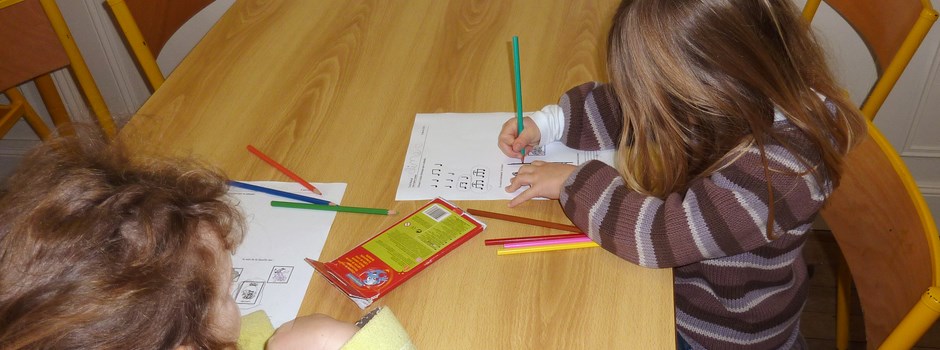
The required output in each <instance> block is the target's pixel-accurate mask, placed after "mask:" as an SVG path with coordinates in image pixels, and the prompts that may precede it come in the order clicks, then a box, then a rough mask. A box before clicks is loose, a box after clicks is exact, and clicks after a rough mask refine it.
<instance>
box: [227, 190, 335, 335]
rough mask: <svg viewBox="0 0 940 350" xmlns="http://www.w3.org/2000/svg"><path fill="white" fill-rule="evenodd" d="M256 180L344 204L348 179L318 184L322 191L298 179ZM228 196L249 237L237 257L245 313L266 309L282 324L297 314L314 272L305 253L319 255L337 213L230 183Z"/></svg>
mask: <svg viewBox="0 0 940 350" xmlns="http://www.w3.org/2000/svg"><path fill="white" fill-rule="evenodd" d="M249 183H251V184H254V185H258V186H263V187H267V188H273V189H276V190H281V191H285V192H291V193H296V194H299V195H304V196H309V197H317V198H320V199H326V200H328V201H331V202H333V203H340V201H341V200H342V199H343V194H344V192H345V191H346V184H345V183H329V184H321V183H317V184H314V185H315V186H316V187H317V188H318V189H319V190H320V191H321V192H322V193H323V196H318V195H316V194H314V193H312V192H310V190H308V189H306V188H304V187H303V186H301V185H300V184H298V183H293V182H274V181H251V182H249ZM228 198H229V199H230V200H232V201H233V202H234V203H236V205H237V207H238V208H239V209H240V210H241V211H242V212H243V213H244V214H245V217H246V221H247V227H246V229H247V231H246V232H245V240H244V241H243V242H242V244H241V245H240V246H239V247H238V248H237V249H236V250H235V254H234V255H233V256H232V269H233V271H232V272H233V274H232V275H233V276H232V297H233V298H235V304H237V305H238V308H239V309H240V311H241V314H242V315H247V314H249V313H252V312H254V311H256V310H264V311H265V312H266V313H267V314H268V316H269V317H270V318H271V323H272V324H273V325H274V327H278V326H280V325H281V324H284V323H286V322H288V321H290V320H293V319H294V317H296V316H297V311H298V310H299V309H300V304H301V302H303V300H304V294H306V292H307V285H308V284H309V283H310V278H311V277H312V276H313V267H311V266H310V265H309V264H307V263H306V262H304V258H305V257H318V256H320V252H321V251H322V250H323V245H324V244H326V238H327V235H329V233H330V227H332V226H333V220H334V219H335V218H336V212H333V211H319V210H304V209H292V208H278V207H272V206H271V201H273V200H278V201H290V200H289V199H284V198H281V197H277V196H273V195H269V194H266V193H260V192H255V191H252V190H246V189H241V188H235V187H231V188H229V192H228Z"/></svg>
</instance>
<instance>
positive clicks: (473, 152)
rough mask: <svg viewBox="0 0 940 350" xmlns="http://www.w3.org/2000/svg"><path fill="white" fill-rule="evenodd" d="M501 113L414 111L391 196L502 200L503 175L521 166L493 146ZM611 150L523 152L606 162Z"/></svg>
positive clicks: (558, 146) (557, 146)
mask: <svg viewBox="0 0 940 350" xmlns="http://www.w3.org/2000/svg"><path fill="white" fill-rule="evenodd" d="M514 117H515V114H514V113H510V112H506V113H437V114H418V115H417V116H415V123H414V128H413V129H412V130H411V141H410V143H409V145H408V153H407V154H406V155H405V165H404V167H403V168H402V174H401V179H400V180H399V182H398V192H397V194H396V196H395V200H426V199H427V200H429V199H433V198H436V197H442V198H445V199H448V200H505V199H512V198H513V197H515V196H516V195H517V194H518V192H521V191H522V190H524V189H525V187H523V188H522V189H520V190H519V191H517V193H507V192H506V190H505V187H506V186H508V185H509V179H511V178H512V177H513V176H515V173H516V172H517V171H518V170H519V168H520V167H521V166H522V163H520V160H519V159H516V158H509V157H507V156H506V155H504V154H503V152H502V151H500V150H499V148H498V147H497V146H496V139H497V137H498V135H499V131H500V129H502V125H503V123H504V122H506V120H509V119H510V118H514ZM613 158H614V151H613V150H607V151H578V150H574V149H571V148H568V147H566V146H565V145H564V144H562V143H561V142H554V143H551V144H548V145H544V146H541V147H538V148H536V149H534V150H532V151H531V152H529V153H527V154H526V157H525V161H526V162H531V161H534V160H541V161H546V162H558V163H565V164H572V165H578V164H581V163H584V162H587V161H589V160H592V159H597V160H600V161H603V162H605V163H607V164H612V163H613Z"/></svg>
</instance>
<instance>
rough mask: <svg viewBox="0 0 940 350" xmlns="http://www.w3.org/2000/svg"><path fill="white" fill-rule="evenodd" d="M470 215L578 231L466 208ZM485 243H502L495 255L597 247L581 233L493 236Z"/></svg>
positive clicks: (547, 223) (569, 227)
mask: <svg viewBox="0 0 940 350" xmlns="http://www.w3.org/2000/svg"><path fill="white" fill-rule="evenodd" d="M467 212H468V213H470V214H471V215H476V216H482V217H488V218H492V219H497V220H504V221H511V222H517V223H522V224H527V225H533V226H540V227H547V228H552V229H560V230H566V231H574V232H578V231H580V230H579V229H578V227H577V226H572V225H564V224H559V223H554V222H549V221H542V220H535V219H530V218H523V217H518V216H512V215H506V214H499V213H492V212H488V211H483V210H477V209H467ZM483 243H484V244H485V245H502V246H503V247H502V248H499V249H497V250H496V254H497V255H510V254H522V253H535V252H549V251H555V250H567V249H579V248H593V247H598V245H597V243H594V241H592V240H591V238H589V237H588V236H587V235H585V234H583V233H569V234H561V235H548V236H529V237H514V238H494V239H488V240H485V241H483Z"/></svg>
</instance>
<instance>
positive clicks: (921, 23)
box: [803, 0, 938, 120]
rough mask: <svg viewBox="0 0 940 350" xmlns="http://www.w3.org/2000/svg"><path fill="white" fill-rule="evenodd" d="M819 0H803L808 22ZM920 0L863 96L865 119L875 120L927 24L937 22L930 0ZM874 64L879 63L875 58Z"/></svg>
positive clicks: (929, 25) (936, 15)
mask: <svg viewBox="0 0 940 350" xmlns="http://www.w3.org/2000/svg"><path fill="white" fill-rule="evenodd" d="M822 1H823V0H807V1H806V6H805V7H803V18H804V19H806V21H807V22H810V21H812V20H813V17H814V16H815V15H816V11H817V10H818V9H819V5H820V3H821V2H822ZM920 2H921V5H922V6H923V10H921V12H920V16H919V17H918V19H917V21H916V22H915V23H914V26H913V27H912V28H911V30H910V32H909V34H908V35H907V37H906V38H905V39H904V42H903V43H902V44H901V47H900V48H899V49H898V51H897V53H896V54H895V55H894V57H893V58H892V59H891V61H890V62H889V63H888V64H887V65H885V66H879V73H880V74H879V77H878V81H877V82H876V83H875V85H874V86H873V87H872V89H871V91H870V92H869V94H868V98H866V99H865V102H864V103H863V104H862V108H861V110H862V115H864V116H865V118H867V119H868V120H874V119H875V114H877V113H878V110H880V109H881V106H882V105H883V104H884V102H885V100H886V99H887V98H888V94H889V93H891V89H893V88H894V85H895V84H896V83H897V82H898V79H900V78H901V74H902V73H904V69H906V68H907V65H908V63H910V61H911V59H912V58H913V56H914V53H915V52H916V51H917V48H918V47H920V44H921V42H923V41H924V37H926V36H927V32H929V31H930V27H932V26H933V24H934V22H936V21H937V17H938V13H937V11H936V10H934V8H933V5H931V3H930V0H920ZM866 44H867V43H866ZM876 65H880V63H879V62H877V60H876Z"/></svg>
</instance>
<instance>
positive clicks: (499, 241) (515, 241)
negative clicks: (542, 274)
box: [483, 233, 587, 245]
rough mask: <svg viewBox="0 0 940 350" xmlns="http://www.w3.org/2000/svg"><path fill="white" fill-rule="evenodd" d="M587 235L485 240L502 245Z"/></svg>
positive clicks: (491, 243)
mask: <svg viewBox="0 0 940 350" xmlns="http://www.w3.org/2000/svg"><path fill="white" fill-rule="evenodd" d="M580 237H587V236H585V235H584V234H583V233H569V234H563V235H548V236H528V237H513V238H493V239H487V240H485V241H483V244H485V245H500V244H507V243H521V242H532V241H541V240H546V239H558V238H580Z"/></svg>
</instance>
